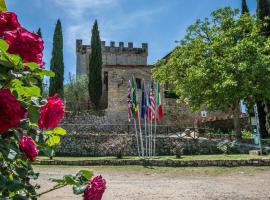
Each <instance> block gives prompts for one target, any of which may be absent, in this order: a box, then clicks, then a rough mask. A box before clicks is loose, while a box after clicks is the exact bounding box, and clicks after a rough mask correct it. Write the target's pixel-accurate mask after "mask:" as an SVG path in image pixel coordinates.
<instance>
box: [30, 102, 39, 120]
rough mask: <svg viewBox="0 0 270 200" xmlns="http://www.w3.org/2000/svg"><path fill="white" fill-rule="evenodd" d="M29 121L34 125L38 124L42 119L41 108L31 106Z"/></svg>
mask: <svg viewBox="0 0 270 200" xmlns="http://www.w3.org/2000/svg"><path fill="white" fill-rule="evenodd" d="M28 116H29V120H30V122H31V123H33V124H37V123H38V120H39V117H40V107H39V106H34V105H31V106H29V108H28Z"/></svg>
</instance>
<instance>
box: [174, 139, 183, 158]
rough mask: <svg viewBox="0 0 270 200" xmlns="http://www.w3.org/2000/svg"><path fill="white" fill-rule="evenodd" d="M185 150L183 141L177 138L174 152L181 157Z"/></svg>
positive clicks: (177, 156)
mask: <svg viewBox="0 0 270 200" xmlns="http://www.w3.org/2000/svg"><path fill="white" fill-rule="evenodd" d="M183 151H184V147H183V146H182V144H181V142H179V141H177V140H175V141H174V142H173V153H174V154H175V156H176V158H181V156H182V155H183Z"/></svg>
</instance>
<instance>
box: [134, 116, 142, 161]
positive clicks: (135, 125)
mask: <svg viewBox="0 0 270 200" xmlns="http://www.w3.org/2000/svg"><path fill="white" fill-rule="evenodd" d="M133 119H134V128H135V133H136V141H137V149H138V156H139V157H141V155H140V146H139V138H138V131H137V124H136V118H133Z"/></svg>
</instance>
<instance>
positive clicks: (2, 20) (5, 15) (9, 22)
mask: <svg viewBox="0 0 270 200" xmlns="http://www.w3.org/2000/svg"><path fill="white" fill-rule="evenodd" d="M19 27H20V24H19V22H18V19H17V15H16V14H15V13H13V12H0V37H2V36H3V33H4V32H5V31H13V30H16V29H17V28H19Z"/></svg>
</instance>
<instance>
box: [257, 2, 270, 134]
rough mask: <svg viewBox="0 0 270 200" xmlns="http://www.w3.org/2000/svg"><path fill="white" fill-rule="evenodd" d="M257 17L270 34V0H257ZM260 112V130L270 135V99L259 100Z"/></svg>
mask: <svg viewBox="0 0 270 200" xmlns="http://www.w3.org/2000/svg"><path fill="white" fill-rule="evenodd" d="M256 12H257V19H258V20H260V21H262V22H263V23H264V25H265V26H264V28H263V30H262V31H263V33H264V34H265V35H266V36H270V19H269V17H270V1H269V0H257V10H256ZM257 105H258V114H259V122H260V131H261V135H262V137H263V138H267V137H269V133H270V100H268V101H265V102H263V101H259V102H257Z"/></svg>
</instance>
